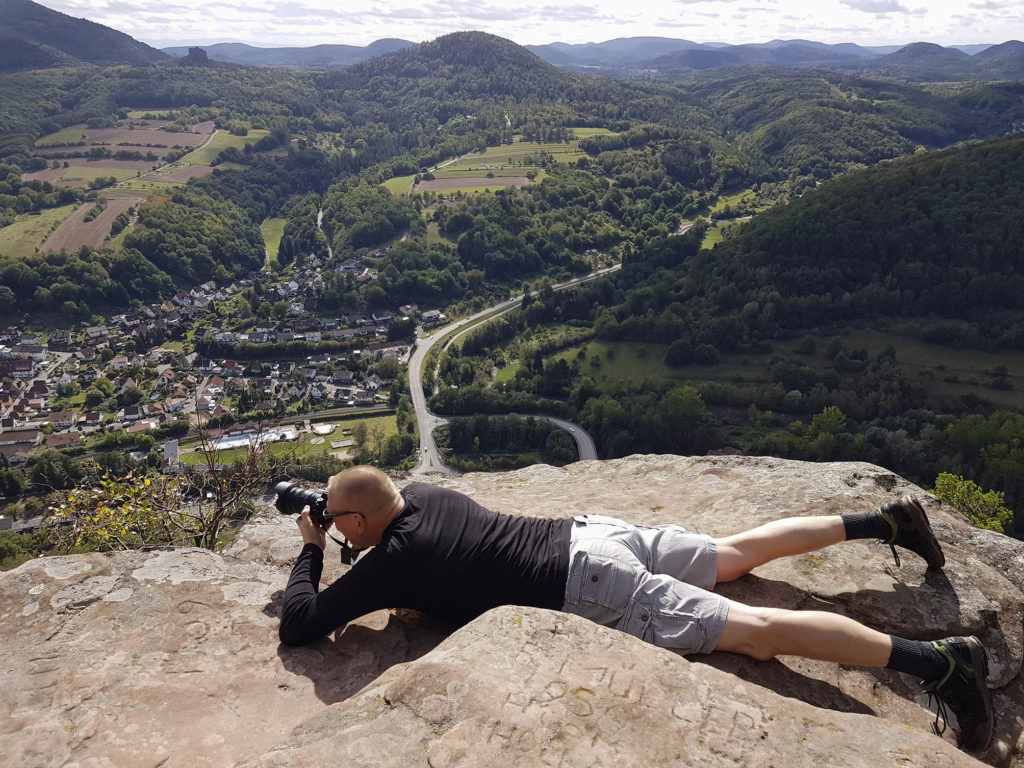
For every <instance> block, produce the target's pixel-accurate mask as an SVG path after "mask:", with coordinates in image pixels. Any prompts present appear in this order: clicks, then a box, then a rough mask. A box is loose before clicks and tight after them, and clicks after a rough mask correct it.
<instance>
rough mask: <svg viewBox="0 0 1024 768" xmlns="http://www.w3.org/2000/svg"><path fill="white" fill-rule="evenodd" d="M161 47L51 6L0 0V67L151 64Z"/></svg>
mask: <svg viewBox="0 0 1024 768" xmlns="http://www.w3.org/2000/svg"><path fill="white" fill-rule="evenodd" d="M167 59H168V57H167V54H165V53H161V52H160V51H158V50H157V49H156V48H152V47H150V46H148V45H146V44H145V43H141V42H139V41H138V40H136V39H134V38H132V37H129V36H128V35H126V34H124V33H123V32H118V31H117V30H114V29H111V28H110V27H105V26H103V25H102V24H96V23H94V22H91V21H87V20H85V19H76V18H73V17H71V16H68V15H66V14H63V13H60V12H58V11H53V10H50V9H49V8H46V7H45V6H42V5H39V4H38V3H34V2H32V0H0V72H13V71H19V70H26V69H45V68H47V67H60V66H76V65H81V64H96V65H100V66H110V65H114V64H152V63H154V62H158V61H166V60H167Z"/></svg>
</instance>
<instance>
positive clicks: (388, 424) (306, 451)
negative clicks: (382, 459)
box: [181, 414, 398, 464]
mask: <svg viewBox="0 0 1024 768" xmlns="http://www.w3.org/2000/svg"><path fill="white" fill-rule="evenodd" d="M359 422H363V423H365V424H366V427H367V430H368V434H369V438H368V439H369V440H370V441H372V439H373V431H374V429H376V428H377V427H378V426H379V427H383V428H384V436H385V437H390V436H391V435H397V434H398V423H397V421H396V420H395V416H394V414H388V415H386V416H369V417H367V418H363V419H355V418H345V419H341V418H333V419H330V423H338V428H337V429H335V430H334V433H333V434H330V435H326V436H325V435H315V434H309V433H306V432H303V433H301V434H300V435H299V439H298V440H294V441H292V442H279V443H271V444H270V445H268V446H267V452H268V453H269V454H270V455H271V456H278V457H285V458H291V457H294V458H295V459H296V460H298V461H302V460H303V459H308V458H313V457H316V456H326V455H327V454H329V453H335V452H336V451H335V449H333V448H331V440H345V439H349V438H350V437H351V434H343V430H351V429H352V427H353V426H355V425H356V424H357V423H359ZM315 438H323V439H324V441H323V442H322V443H318V444H316V445H314V444H313V443H312V440H313V439H315ZM189 442H190V444H189V446H188V448H189V452H188V453H182V454H181V461H182V463H184V464H201V463H203V462H204V461H205V457H204V456H203V455H202V454H200V453H195V452H193V451H192V450H191V449H192V447H194V445H195V441H194V440H193V441H189ZM339 450H340V451H343V450H346V449H339ZM246 453H247V452H246V451H245V449H243V448H237V449H234V450H230V451H218V452H217V463H218V464H231V463H234V462H235V461H241V460H243V459H244V458H245V456H246Z"/></svg>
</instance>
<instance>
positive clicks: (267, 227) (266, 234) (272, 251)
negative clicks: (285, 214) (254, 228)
mask: <svg viewBox="0 0 1024 768" xmlns="http://www.w3.org/2000/svg"><path fill="white" fill-rule="evenodd" d="M286 221H287V219H282V218H270V219H264V220H263V223H262V224H260V232H262V233H263V243H264V244H265V245H266V246H267V263H268V264H269V263H270V262H272V261H277V252H278V250H279V249H280V247H281V238H282V237H283V236H284V224H285V222H286Z"/></svg>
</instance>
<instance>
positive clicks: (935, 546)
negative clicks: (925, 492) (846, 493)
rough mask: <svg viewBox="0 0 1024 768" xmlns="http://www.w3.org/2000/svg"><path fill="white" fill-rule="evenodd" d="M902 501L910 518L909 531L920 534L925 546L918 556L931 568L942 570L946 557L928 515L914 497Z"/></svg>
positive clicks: (907, 497) (904, 498)
mask: <svg viewBox="0 0 1024 768" xmlns="http://www.w3.org/2000/svg"><path fill="white" fill-rule="evenodd" d="M900 501H902V502H903V504H904V509H905V510H906V511H907V514H908V515H909V516H910V521H909V525H907V526H906V528H907V530H908V531H912V532H914V533H917V534H920V536H921V541H922V543H923V544H924V546H925V551H924V552H918V554H919V555H920V556H921V557H923V558H924V560H925V562H926V563H928V567H929V568H942V567H943V566H944V565H945V564H946V556H945V555H944V554H943V552H942V547H940V546H939V542H938V539H936V538H935V534H934V533H932V526H931V524H930V523H929V522H928V515H926V514H925V511H924V507H922V506H921V502H919V501H918V500H917V499H915V498H914V497H913V496H904V497H903V498H902V499H900ZM897 546H899V545H897Z"/></svg>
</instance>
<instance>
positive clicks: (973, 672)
mask: <svg viewBox="0 0 1024 768" xmlns="http://www.w3.org/2000/svg"><path fill="white" fill-rule="evenodd" d="M932 645H934V646H935V648H936V650H938V652H939V653H941V654H942V655H943V657H945V658H946V659H947V660H948V661H949V670H948V671H947V672H946V674H945V675H943V676H942V677H940V678H937V679H935V680H931V681H928V680H926V681H924V682H923V683H922V685H923V686H924V690H925V691H926V692H927V693H928V705H929V706H932V705H933V702H934V706H935V725H934V728H935V732H936V733H937V734H942V733H943V732H945V730H946V724H947V722H948V719H949V718H948V713H947V711H946V708H947V707H948V708H949V709H951V710H953V714H955V715H956V721H957V724H958V725H959V726H960V738H958V739H957V745H958V746H959V747H961V748H962V749H966V750H968V751H970V752H980V751H981V750H983V749H985V747H987V746H988V745H989V742H990V741H991V740H992V730H993V727H994V725H995V717H994V715H993V713H992V697H991V696H990V695H989V692H988V686H987V685H986V684H985V679H986V678H987V677H988V656H987V655H986V654H985V649H984V647H982V645H981V643H980V642H979V641H978V638H976V637H973V636H971V637H947V638H945V639H943V640H934V641H932ZM940 718H941V720H942V727H941V728H940V727H939V720H940Z"/></svg>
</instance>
